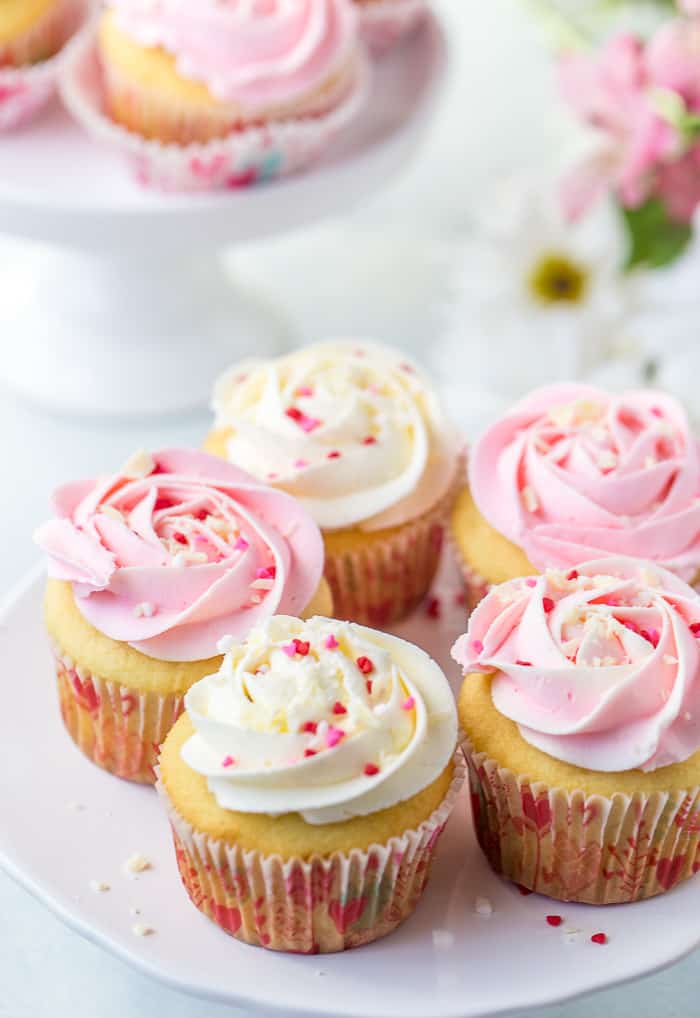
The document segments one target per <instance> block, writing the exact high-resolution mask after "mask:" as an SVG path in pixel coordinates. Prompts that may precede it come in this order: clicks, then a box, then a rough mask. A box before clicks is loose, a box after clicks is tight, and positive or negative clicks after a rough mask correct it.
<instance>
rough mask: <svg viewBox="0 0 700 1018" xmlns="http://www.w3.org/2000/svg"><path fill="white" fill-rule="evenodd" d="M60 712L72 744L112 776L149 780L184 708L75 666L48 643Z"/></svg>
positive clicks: (172, 698)
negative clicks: (167, 738)
mask: <svg viewBox="0 0 700 1018" xmlns="http://www.w3.org/2000/svg"><path fill="white" fill-rule="evenodd" d="M53 653H54V662H55V667H56V678H57V681H58V696H59V703H60V707H61V716H62V717H63V723H64V725H65V726H66V729H67V731H68V734H69V735H70V737H71V738H72V739H73V742H75V744H76V745H77V746H78V748H79V749H80V750H81V751H82V752H83V753H84V754H85V756H86V757H88V759H90V760H92V762H93V763H96V764H97V765H98V767H102V768H103V769H104V770H106V771H109V772H110V774H114V775H116V777H118V778H126V779H127V780H129V781H136V782H139V783H141V784H144V785H152V784H154V783H155V780H156V777H155V766H156V763H157V761H158V756H159V753H160V746H161V743H162V742H163V741H164V740H165V737H166V736H167V734H168V732H169V731H170V729H171V728H172V726H173V725H174V723H175V722H176V721H177V719H178V717H179V716H180V714H181V713H182V711H183V709H184V698H183V697H182V696H178V695H174V694H173V695H169V696H160V695H158V694H156V693H139V692H137V691H135V690H133V689H130V688H129V687H128V686H122V685H120V684H119V683H118V682H109V681H107V680H105V679H101V678H99V676H96V675H93V674H91V673H90V672H88V671H86V670H85V669H84V668H81V667H80V666H79V665H76V664H75V663H74V662H73V661H72V660H71V659H70V658H69V657H67V656H66V655H64V654H62V653H61V651H60V650H59V649H58V648H56V647H54V650H53Z"/></svg>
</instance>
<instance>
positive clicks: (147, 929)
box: [131, 923, 156, 937]
mask: <svg viewBox="0 0 700 1018" xmlns="http://www.w3.org/2000/svg"><path fill="white" fill-rule="evenodd" d="M131 932H132V933H133V934H134V936H135V937H150V936H152V935H153V934H154V933H155V932H156V931H155V930H154V929H153V927H152V926H145V925H144V924H143V923H134V925H133V926H132V927H131Z"/></svg>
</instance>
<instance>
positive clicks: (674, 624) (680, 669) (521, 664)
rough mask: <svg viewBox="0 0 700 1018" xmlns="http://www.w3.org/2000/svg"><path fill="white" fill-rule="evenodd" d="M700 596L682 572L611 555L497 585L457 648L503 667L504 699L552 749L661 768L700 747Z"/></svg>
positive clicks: (578, 760)
mask: <svg viewBox="0 0 700 1018" xmlns="http://www.w3.org/2000/svg"><path fill="white" fill-rule="evenodd" d="M699 637H700V597H699V596H698V595H697V594H696V593H695V591H694V590H692V588H691V587H689V586H687V585H686V584H685V583H683V581H682V580H679V579H678V578H677V577H676V576H675V575H674V574H673V573H671V572H669V571H668V570H665V569H660V568H659V567H658V566H656V565H655V564H653V563H648V562H643V561H640V560H639V559H630V558H609V559H599V560H598V561H597V562H587V563H585V564H584V565H579V566H578V568H577V569H574V570H571V571H570V572H569V573H563V572H557V571H555V570H548V571H547V572H546V573H545V574H544V575H541V576H537V577H531V578H528V579H518V580H510V581H509V582H508V583H504V584H502V585H501V586H499V587H494V588H493V589H492V590H491V592H490V593H489V594H488V596H487V597H486V598H485V599H484V600H483V601H482V602H481V603H480V604H479V606H478V607H477V608H476V610H475V611H474V613H473V614H472V616H471V619H470V622H469V629H468V631H467V633H466V634H465V635H464V636H462V637H460V639H459V640H458V641H457V642H456V644H455V645H454V647H453V648H452V656H453V657H454V658H455V660H456V661H458V662H459V664H461V665H462V667H463V668H464V670H465V672H475V671H479V672H495V675H494V678H493V682H492V686H491V695H492V698H493V703H494V706H495V707H496V709H497V710H499V711H500V712H501V713H502V714H504V715H505V716H506V717H508V718H510V719H511V720H512V721H515V722H516V723H517V724H518V726H519V729H520V734H521V735H522V736H523V738H524V739H525V740H526V741H527V742H529V743H531V744H532V745H533V746H536V747H537V748H538V749H541V750H543V752H545V753H548V754H549V755H550V756H553V757H556V758H557V759H559V760H564V761H566V762H568V763H572V764H576V765H577V766H579V767H585V768H588V769H589V770H597V771H625V770H632V769H634V768H640V769H641V770H644V771H650V770H655V769H656V768H658V767H665V766H666V765H668V764H673V763H678V762H680V761H683V760H687V759H688V757H689V756H691V755H692V754H693V753H695V752H696V751H697V750H698V749H700V647H699V645H698V638H699Z"/></svg>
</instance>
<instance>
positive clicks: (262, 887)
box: [159, 615, 464, 954]
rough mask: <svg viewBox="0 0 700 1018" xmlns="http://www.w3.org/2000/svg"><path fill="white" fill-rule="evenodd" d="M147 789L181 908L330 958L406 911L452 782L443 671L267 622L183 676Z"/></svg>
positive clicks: (404, 647)
mask: <svg viewBox="0 0 700 1018" xmlns="http://www.w3.org/2000/svg"><path fill="white" fill-rule="evenodd" d="M185 704H186V713H185V714H183V716H182V717H181V718H180V719H179V721H178V722H177V723H176V725H175V726H174V728H173V729H172V731H171V733H170V735H169V736H168V738H167V739H166V741H165V745H164V746H163V752H162V755H161V758H160V765H159V770H160V782H159V791H160V792H161V794H162V797H163V800H164V803H165V806H166V809H167V812H168V816H169V818H170V823H171V826H172V831H173V838H174V843H175V851H176V855H177V863H178V867H179V870H180V875H181V877H182V881H183V884H184V886H185V888H186V890H187V893H188V894H189V896H190V898H191V900H192V902H193V903H194V905H195V906H196V907H197V908H198V909H200V910H201V911H202V912H203V913H204V914H205V915H206V916H208V917H209V918H210V919H211V920H213V921H214V922H215V923H217V924H218V925H219V926H220V927H221V928H222V929H224V930H225V931H226V932H227V933H229V934H232V935H233V936H234V937H236V938H237V939H239V940H243V941H245V942H246V943H248V944H255V945H259V946H263V947H267V948H270V949H271V950H275V951H293V952H296V953H304V954H312V953H313V954H316V953H320V952H321V953H327V952H332V951H342V950H344V949H346V948H350V947H357V946H359V945H361V944H366V943H369V942H370V941H372V940H376V939H378V938H379V937H382V936H385V935H386V934H388V933H391V932H392V930H394V929H395V928H396V927H397V926H398V925H399V924H400V923H401V922H403V920H404V919H406V918H407V917H408V916H409V915H410V914H411V912H412V911H413V909H414V908H415V906H416V904H417V902H418V900H419V898H420V896H421V894H422V892H423V889H424V887H425V884H426V881H427V879H428V875H429V870H430V864H431V860H432V857H433V854H434V851H435V846H436V844H437V841H438V838H439V836H440V834H441V832H442V829H443V827H444V826H445V823H446V821H447V818H448V815H449V813H450V811H451V809H452V807H453V805H454V802H455V799H456V797H457V793H458V791H459V789H460V787H461V784H462V779H463V777H464V765H463V763H462V761H461V760H460V759H459V758H458V757H455V746H456V741H457V716H456V710H455V705H454V700H453V698H452V694H451V692H450V688H449V685H448V683H447V679H446V678H445V676H444V674H443V673H442V672H441V671H440V669H439V668H438V666H437V665H436V664H435V662H434V661H432V660H431V659H430V658H429V657H428V656H427V655H426V654H425V653H424V652H423V651H422V650H419V649H418V648H417V647H414V646H412V645H411V644H409V643H406V642H404V641H403V640H399V639H397V638H396V637H392V636H387V635H386V634H384V633H379V632H376V631H374V630H370V629H365V628H362V627H360V626H358V625H356V624H353V623H343V622H337V621H335V620H331V619H327V618H320V617H317V618H313V619H311V620H310V621H307V622H303V621H300V620H298V619H293V618H289V617H286V616H281V615H280V616H277V617H275V618H273V619H270V620H268V621H267V622H266V623H265V624H264V625H262V626H260V627H258V628H257V629H255V630H253V631H252V632H251V633H250V635H249V637H248V639H247V641H246V642H245V644H243V645H241V644H237V645H235V646H233V647H232V648H231V650H230V651H229V653H228V654H227V655H226V657H225V659H224V662H223V664H222V665H221V667H220V669H219V671H218V672H217V673H216V674H213V675H210V676H208V677H207V678H204V679H202V681H201V682H198V683H197V684H196V685H194V686H193V687H192V688H191V689H190V691H189V692H188V694H187V696H186V698H185Z"/></svg>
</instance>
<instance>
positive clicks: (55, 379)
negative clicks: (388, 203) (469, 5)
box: [0, 17, 447, 416]
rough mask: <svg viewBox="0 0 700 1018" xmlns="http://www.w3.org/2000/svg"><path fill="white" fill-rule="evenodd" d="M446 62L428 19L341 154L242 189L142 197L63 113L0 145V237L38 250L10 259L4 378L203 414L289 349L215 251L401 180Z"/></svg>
mask: <svg viewBox="0 0 700 1018" xmlns="http://www.w3.org/2000/svg"><path fill="white" fill-rule="evenodd" d="M446 62H447V61H446V44H445V38H444V34H443V31H442V29H441V27H440V25H439V23H438V21H437V20H436V19H435V18H434V17H429V18H427V19H426V21H425V22H424V24H423V25H422V26H421V27H420V29H419V30H418V31H417V32H416V33H415V34H414V35H413V36H412V37H411V38H410V39H408V40H407V41H406V43H405V45H402V46H400V47H399V48H397V50H396V51H395V52H394V53H392V54H390V55H389V56H388V57H387V58H385V59H384V60H383V61H382V62H381V63H380V64H379V65H378V66H377V70H376V73H375V79H374V83H373V87H372V94H371V96H370V98H369V102H368V104H367V107H366V109H365V110H364V111H363V112H362V113H361V114H360V115H359V116H358V118H357V120H356V121H355V122H354V123H353V124H352V125H351V126H350V127H349V128H348V129H347V130H346V131H345V133H344V134H343V136H342V137H341V138H339V139H338V140H337V141H336V143H335V145H334V146H333V150H332V152H330V153H329V154H328V155H327V156H325V157H324V158H323V160H321V161H320V162H319V163H318V164H316V165H315V166H314V167H313V168H312V169H311V170H309V171H308V172H307V173H305V174H303V175H299V176H296V177H293V178H289V179H286V180H282V181H278V182H275V183H271V184H267V185H261V186H258V187H255V188H250V189H247V190H242V191H237V192H223V193H222V192H217V193H211V194H198V195H163V194H159V193H158V192H154V191H148V190H144V189H142V188H141V187H140V186H139V185H138V184H136V183H135V182H134V181H133V180H132V179H131V177H130V175H129V171H128V168H127V167H126V165H125V164H124V163H123V162H122V159H121V158H120V156H119V154H117V153H114V152H113V151H111V150H107V149H103V148H101V147H99V146H97V145H95V144H94V143H93V142H92V140H91V139H90V138H89V137H87V136H86V135H85V134H84V133H83V132H82V131H81V130H80V128H79V127H78V126H77V125H76V124H74V123H73V122H72V121H71V120H70V119H69V117H68V115H67V114H66V113H65V111H64V110H63V109H62V108H61V107H60V106H59V104H58V102H56V104H55V105H54V106H53V108H51V109H50V110H49V111H47V113H46V115H45V116H44V117H43V118H42V119H41V120H39V121H37V122H35V123H33V124H31V125H29V127H27V128H26V129H24V130H23V131H21V132H17V133H14V134H10V135H4V136H1V137H0V233H4V234H7V235H8V236H9V237H15V238H20V239H22V240H25V241H30V242H31V241H35V242H40V245H37V244H31V243H30V244H21V245H12V244H10V245H8V248H7V249H6V250H5V251H3V249H2V248H1V247H0V265H2V273H1V275H0V278H1V279H2V284H0V285H1V286H2V291H3V292H2V293H0V298H1V299H0V336H1V337H2V338H3V339H4V340H5V342H4V343H3V356H2V360H1V361H0V381H4V382H5V383H6V384H8V385H9V386H11V387H12V388H13V389H15V390H16V391H17V392H19V393H21V394H22V395H24V396H25V397H26V398H28V399H30V400H32V401H34V402H38V403H40V404H41V405H43V406H45V407H49V408H51V409H53V410H57V411H61V412H69V413H71V414H85V415H118V416H140V415H144V414H149V413H159V414H160V413H165V412H177V411H184V410H188V409H194V408H196V407H200V406H203V405H204V404H205V402H206V400H207V398H208V396H209V393H210V391H211V385H212V381H213V379H214V378H215V377H216V375H217V374H218V373H219V372H220V371H221V370H223V369H224V368H225V367H226V366H227V365H228V364H229V363H231V362H233V361H235V360H236V359H238V358H240V357H245V356H250V355H251V354H259V353H266V352H270V351H272V350H275V349H279V348H280V347H282V346H284V345H286V344H288V343H289V342H290V341H291V339H292V338H293V332H292V329H291V327H290V325H289V324H288V323H286V322H285V320H284V314H283V311H282V310H281V309H278V308H276V307H275V304H274V295H270V298H268V299H265V298H263V297H261V295H253V294H251V293H246V292H245V290H244V289H243V288H241V287H239V286H237V285H236V281H235V279H234V278H232V276H231V273H230V272H228V271H227V270H226V269H225V268H224V264H223V259H222V258H221V256H220V252H221V250H222V249H223V248H224V247H227V246H231V245H234V246H235V245H238V244H243V243H247V242H251V241H255V240H258V239H263V238H266V237H270V236H274V235H277V234H280V233H283V232H286V231H289V230H293V229H298V228H301V227H304V226H308V225H311V224H312V223H314V222H319V221H321V220H323V219H326V218H328V217H329V216H334V215H339V214H342V213H345V212H348V211H350V210H351V209H352V208H353V207H354V206H356V205H357V204H359V203H360V202H362V201H364V200H366V199H367V198H369V197H370V196H371V195H372V194H373V193H375V192H376V191H378V190H379V189H380V188H381V187H383V186H385V185H387V184H389V183H391V182H392V181H393V180H394V179H395V178H396V176H397V174H398V173H399V172H400V171H401V169H402V168H403V167H404V166H405V165H406V163H407V161H408V159H409V157H410V155H411V154H412V152H413V151H414V149H415V148H416V147H417V145H418V143H419V142H420V140H421V138H422V136H423V135H424V133H425V131H426V129H427V127H428V125H429V123H430V119H431V114H432V111H433V108H434V105H435V101H436V97H437V95H438V93H439V86H440V83H441V81H442V78H443V74H444V70H445V67H446ZM3 262H4V263H5V264H3ZM309 285H311V286H313V280H309Z"/></svg>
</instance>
